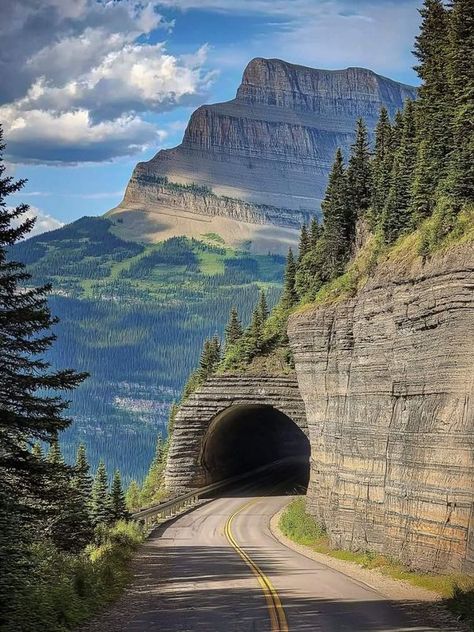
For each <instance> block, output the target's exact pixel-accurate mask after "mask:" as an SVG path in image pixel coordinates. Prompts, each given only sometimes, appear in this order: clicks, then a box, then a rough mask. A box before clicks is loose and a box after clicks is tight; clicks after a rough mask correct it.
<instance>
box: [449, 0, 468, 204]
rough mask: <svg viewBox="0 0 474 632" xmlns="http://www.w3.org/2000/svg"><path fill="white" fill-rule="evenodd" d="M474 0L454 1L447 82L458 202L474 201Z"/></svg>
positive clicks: (452, 176)
mask: <svg viewBox="0 0 474 632" xmlns="http://www.w3.org/2000/svg"><path fill="white" fill-rule="evenodd" d="M473 59H474V0H453V1H452V11H451V29H450V58H449V61H450V64H449V66H450V83H451V88H452V91H453V97H454V113H453V131H454V151H453V155H452V161H451V169H450V186H451V190H452V193H453V195H454V197H455V198H456V199H457V200H459V201H460V202H472V201H473V200H474V64H473V61H472V60H473Z"/></svg>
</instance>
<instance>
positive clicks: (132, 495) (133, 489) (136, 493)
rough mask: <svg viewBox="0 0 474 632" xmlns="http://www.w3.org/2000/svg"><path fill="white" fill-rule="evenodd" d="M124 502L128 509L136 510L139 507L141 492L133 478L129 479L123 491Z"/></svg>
mask: <svg viewBox="0 0 474 632" xmlns="http://www.w3.org/2000/svg"><path fill="white" fill-rule="evenodd" d="M125 503H126V506H127V509H128V511H138V510H139V509H141V506H142V505H141V493H140V486H139V484H138V483H137V481H136V480H135V479H134V480H132V481H130V484H129V486H128V487H127V491H126V493H125Z"/></svg>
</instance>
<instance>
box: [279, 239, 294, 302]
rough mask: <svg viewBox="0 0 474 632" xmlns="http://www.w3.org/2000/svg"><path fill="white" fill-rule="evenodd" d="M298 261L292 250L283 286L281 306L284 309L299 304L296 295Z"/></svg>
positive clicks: (287, 262) (287, 260)
mask: <svg viewBox="0 0 474 632" xmlns="http://www.w3.org/2000/svg"><path fill="white" fill-rule="evenodd" d="M295 282H296V261H295V258H294V256H293V251H292V250H291V248H290V249H289V251H288V257H287V259H286V268H285V278H284V284H283V293H282V296H281V299H280V306H281V307H282V308H283V309H291V308H292V307H293V306H294V305H296V303H297V302H298V295H297V293H296V287H295Z"/></svg>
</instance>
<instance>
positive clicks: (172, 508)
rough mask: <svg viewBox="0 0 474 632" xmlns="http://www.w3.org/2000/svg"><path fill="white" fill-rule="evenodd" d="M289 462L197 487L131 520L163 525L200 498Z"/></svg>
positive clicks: (280, 462)
mask: <svg viewBox="0 0 474 632" xmlns="http://www.w3.org/2000/svg"><path fill="white" fill-rule="evenodd" d="M291 460H292V459H291V457H290V458H285V459H279V460H278V461H273V462H272V463H269V464H267V465H262V466H261V467H258V468H256V469H255V470H251V471H250V472H245V474H238V475H237V476H231V477H230V478H225V479H223V480H222V481H217V483H212V484H211V485H206V487H199V488H198V489H194V490H193V491H190V492H187V493H185V494H181V495H180V496H176V497H175V498H171V499H170V500H166V501H165V502H162V503H159V504H157V505H152V506H151V507H147V508H146V509H141V510H140V511H137V512H136V513H133V514H132V520H136V521H137V522H139V523H140V524H142V525H143V526H144V527H145V529H151V528H152V527H155V526H158V525H160V524H163V523H164V522H167V521H168V520H172V519H173V518H175V517H176V516H178V515H180V514H181V513H183V512H185V511H188V510H189V509H191V507H194V506H195V505H197V503H198V502H199V500H200V499H201V497H202V496H205V495H206V494H209V493H210V492H213V491H216V490H218V489H223V488H224V487H228V486H229V485H232V484H233V483H238V482H239V481H243V480H245V479H247V478H251V477H253V476H255V474H260V473H262V472H265V471H266V470H271V469H273V468H274V467H275V466H277V465H280V464H282V463H285V462H286V461H291Z"/></svg>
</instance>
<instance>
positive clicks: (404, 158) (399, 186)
mask: <svg viewBox="0 0 474 632" xmlns="http://www.w3.org/2000/svg"><path fill="white" fill-rule="evenodd" d="M416 153H417V148H416V124H415V105H414V103H413V101H410V100H408V101H407V102H406V104H405V108H404V111H403V128H402V131H401V141H400V145H399V147H398V149H397V151H396V152H395V155H394V160H393V166H392V173H391V178H390V191H389V194H388V198H387V202H386V205H385V208H384V214H383V220H382V228H383V234H384V238H385V240H386V241H387V243H391V242H393V241H394V240H395V239H397V237H399V236H400V235H401V234H402V233H404V232H406V231H407V230H409V229H410V227H411V225H412V210H411V199H412V198H411V193H412V185H413V174H414V168H415V161H416Z"/></svg>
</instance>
